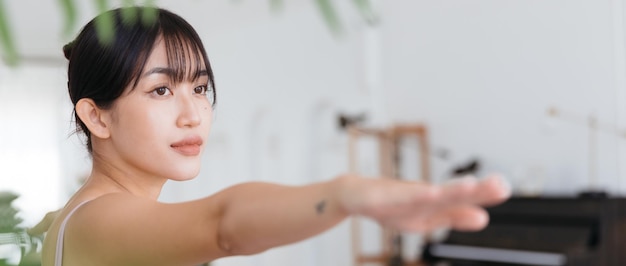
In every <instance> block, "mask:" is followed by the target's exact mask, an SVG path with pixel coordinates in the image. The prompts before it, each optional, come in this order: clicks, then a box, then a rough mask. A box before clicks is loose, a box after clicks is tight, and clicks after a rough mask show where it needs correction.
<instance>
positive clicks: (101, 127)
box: [76, 98, 111, 139]
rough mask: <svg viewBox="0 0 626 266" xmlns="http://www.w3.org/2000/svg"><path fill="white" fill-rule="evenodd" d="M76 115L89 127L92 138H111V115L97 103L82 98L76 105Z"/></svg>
mask: <svg viewBox="0 0 626 266" xmlns="http://www.w3.org/2000/svg"><path fill="white" fill-rule="evenodd" d="M76 114H77V115H78V117H79V118H80V120H81V121H83V123H84V124H85V126H87V128H88V129H89V132H91V135H92V136H96V137H98V138H101V139H106V138H109V137H110V136H111V132H110V131H109V126H108V125H109V121H110V119H109V114H108V112H105V111H104V110H102V109H100V108H99V107H98V106H97V105H96V103H95V102H94V101H93V100H92V99H89V98H82V99H80V100H78V102H77V103H76Z"/></svg>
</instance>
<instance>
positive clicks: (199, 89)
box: [193, 85, 209, 95]
mask: <svg viewBox="0 0 626 266" xmlns="http://www.w3.org/2000/svg"><path fill="white" fill-rule="evenodd" d="M208 90H209V87H208V86H206V85H202V86H198V87H195V88H193V93H196V94H202V95H206V94H207V91H208Z"/></svg>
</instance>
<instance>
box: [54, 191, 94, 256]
mask: <svg viewBox="0 0 626 266" xmlns="http://www.w3.org/2000/svg"><path fill="white" fill-rule="evenodd" d="M87 202H89V201H83V202H81V203H80V204H78V205H77V206H76V207H74V209H72V211H70V213H69V214H67V216H65V219H63V222H62V223H61V227H59V234H58V235H57V246H56V253H55V254H56V255H55V257H54V266H63V237H64V236H65V225H66V224H67V221H68V220H69V219H70V217H72V214H74V212H75V211H76V210H78V208H80V206H83V204H85V203H87Z"/></svg>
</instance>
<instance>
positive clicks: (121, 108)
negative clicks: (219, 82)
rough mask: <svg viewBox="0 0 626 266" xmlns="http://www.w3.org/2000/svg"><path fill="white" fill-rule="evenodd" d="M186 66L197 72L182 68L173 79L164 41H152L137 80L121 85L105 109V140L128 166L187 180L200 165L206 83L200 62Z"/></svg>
mask: <svg viewBox="0 0 626 266" xmlns="http://www.w3.org/2000/svg"><path fill="white" fill-rule="evenodd" d="M187 62H188V64H189V63H191V64H194V62H195V61H194V60H191V59H188V60H187ZM190 69H192V70H194V71H196V70H195V69H197V70H198V71H199V75H194V74H196V73H186V75H185V76H186V77H187V78H185V79H184V80H183V81H181V82H175V81H174V80H173V74H174V73H175V72H176V71H175V70H174V69H171V68H170V67H169V66H168V60H167V52H166V49H165V45H164V42H163V41H162V40H160V41H157V43H156V44H155V47H154V50H153V52H152V54H151V55H150V57H149V58H148V61H147V63H146V65H145V67H144V70H143V73H141V74H140V77H139V82H138V83H137V86H136V87H135V88H134V89H131V88H126V90H125V93H124V94H123V95H122V96H121V97H120V98H118V99H117V100H116V102H115V104H114V105H113V107H112V109H111V110H110V112H111V127H110V132H111V143H112V145H113V146H114V150H115V151H116V152H117V153H118V154H119V156H120V157H121V159H122V161H123V162H124V163H125V164H128V165H127V166H130V167H131V169H135V170H139V171H140V172H144V173H145V174H147V175H150V176H158V177H164V178H167V179H172V180H188V179H191V178H194V177H195V176H196V175H197V174H198V172H199V171H200V164H201V154H202V151H203V149H204V147H205V145H206V141H207V137H208V135H209V130H210V128H211V120H212V111H213V110H212V106H211V101H210V98H209V96H210V94H211V93H212V91H211V90H212V88H210V87H208V86H209V85H208V84H209V77H208V74H207V69H206V66H200V67H197V66H195V65H192V66H191V68H190ZM193 77H197V78H195V79H194V78H193ZM130 86H132V82H131V85H130Z"/></svg>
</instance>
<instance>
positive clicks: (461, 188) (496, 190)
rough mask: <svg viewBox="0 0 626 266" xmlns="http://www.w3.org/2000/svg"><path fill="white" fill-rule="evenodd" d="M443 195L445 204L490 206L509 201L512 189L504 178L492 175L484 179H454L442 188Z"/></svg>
mask: <svg viewBox="0 0 626 266" xmlns="http://www.w3.org/2000/svg"><path fill="white" fill-rule="evenodd" d="M441 194H442V196H441V197H442V199H443V202H447V203H461V202H462V203H468V204H476V205H482V206H488V205H494V204H498V203H501V202H503V201H504V200H506V199H508V198H509V197H510V195H511V189H510V186H509V185H508V184H507V183H506V181H505V180H504V179H502V177H500V176H498V175H491V176H488V177H487V178H484V179H477V178H475V177H464V178H459V179H453V180H451V181H448V182H446V183H444V184H443V185H442V186H441Z"/></svg>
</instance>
